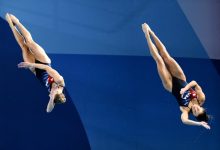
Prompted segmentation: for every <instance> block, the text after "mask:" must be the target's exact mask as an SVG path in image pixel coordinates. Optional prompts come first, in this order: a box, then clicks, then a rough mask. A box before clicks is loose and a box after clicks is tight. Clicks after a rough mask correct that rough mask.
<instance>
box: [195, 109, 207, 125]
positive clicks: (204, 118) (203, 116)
mask: <svg viewBox="0 0 220 150" xmlns="http://www.w3.org/2000/svg"><path fill="white" fill-rule="evenodd" d="M196 119H197V120H198V121H205V122H208V121H209V119H210V117H209V115H207V113H206V111H205V110H203V112H202V113H201V114H199V115H198V116H196Z"/></svg>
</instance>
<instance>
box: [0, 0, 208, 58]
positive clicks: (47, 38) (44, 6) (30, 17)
mask: <svg viewBox="0 0 220 150" xmlns="http://www.w3.org/2000/svg"><path fill="white" fill-rule="evenodd" d="M0 7H1V9H0V14H1V16H2V17H4V15H5V13H6V12H11V13H14V14H16V15H17V16H18V17H19V18H20V20H21V22H23V23H24V25H25V26H27V27H28V29H29V30H30V31H31V33H32V34H33V37H34V39H35V40H36V41H37V42H38V43H39V44H40V45H42V46H43V47H44V48H45V50H46V51H47V52H49V53H67V54H99V55H100V54H105V55H138V56H143V55H149V52H148V49H147V44H146V41H145V37H144V34H143V33H142V30H141V24H142V23H143V22H147V23H149V24H150V25H151V27H152V29H153V30H155V33H157V34H158V35H159V37H160V38H161V40H162V41H163V42H164V43H165V45H166V46H167V48H168V49H169V51H170V53H171V54H172V55H173V56H178V57H197V58H207V55H206V53H205V51H204V49H203V47H202V46H201V44H200V41H199V40H198V38H197V37H196V35H195V34H194V31H193V29H192V28H191V26H190V24H189V23H188V20H187V19H186V18H185V16H184V14H183V13H182V11H181V8H180V7H179V5H178V4H177V2H176V0H156V1H153V0H119V1H116V0H114V1H101V0H93V1H90V0H83V1H80V0H72V1H70V0H63V1H61V0H46V1H42V2H39V1H37V0H32V1H28V0H21V1H16V0H12V1H1V2H0Z"/></svg>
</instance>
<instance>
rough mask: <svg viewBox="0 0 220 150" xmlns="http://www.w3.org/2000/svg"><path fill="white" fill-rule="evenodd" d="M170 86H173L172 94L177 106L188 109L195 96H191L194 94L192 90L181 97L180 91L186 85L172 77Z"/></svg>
mask: <svg viewBox="0 0 220 150" xmlns="http://www.w3.org/2000/svg"><path fill="white" fill-rule="evenodd" d="M172 84H173V88H172V94H173V95H174V96H175V97H176V100H177V102H178V104H179V106H184V107H188V105H189V102H190V101H191V99H192V98H195V96H194V95H192V94H194V93H195V91H194V89H192V88H191V89H189V90H187V91H186V92H184V93H183V94H182V95H181V94H180V90H181V89H182V88H184V87H185V86H186V85H187V84H188V83H187V82H186V81H183V80H181V79H178V78H176V77H172ZM197 101H198V100H197Z"/></svg>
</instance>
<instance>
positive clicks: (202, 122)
mask: <svg viewBox="0 0 220 150" xmlns="http://www.w3.org/2000/svg"><path fill="white" fill-rule="evenodd" d="M200 125H201V126H203V127H204V128H206V129H211V127H210V126H209V125H208V123H207V122H204V121H201V122H200Z"/></svg>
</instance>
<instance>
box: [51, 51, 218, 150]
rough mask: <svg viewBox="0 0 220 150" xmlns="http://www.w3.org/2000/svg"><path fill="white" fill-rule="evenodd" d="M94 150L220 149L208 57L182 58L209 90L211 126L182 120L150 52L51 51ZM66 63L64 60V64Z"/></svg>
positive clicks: (214, 80)
mask: <svg viewBox="0 0 220 150" xmlns="http://www.w3.org/2000/svg"><path fill="white" fill-rule="evenodd" d="M51 58H53V59H54V60H55V63H54V64H55V65H56V67H57V68H58V69H59V70H60V71H61V72H63V74H64V75H65V78H66V81H67V83H66V84H67V87H68V89H69V92H70V95H71V96H72V97H73V99H74V102H75V105H76V107H77V110H78V111H79V113H80V116H81V118H82V120H83V123H84V125H85V129H86V131H87V134H88V137H89V141H90V144H91V147H92V149H95V150H103V149H105V150H112V149H126V150H145V149H152V150H161V149H164V150H167V149H178V150H184V149H188V150H194V149H200V150H206V149H212V150H218V149H219V148H220V144H219V142H218V140H219V136H220V130H219V125H220V123H219V119H220V118H219V113H220V112H219V105H220V101H219V99H220V93H219V92H218V91H219V89H220V78H219V76H218V74H217V72H216V70H215V68H214V66H213V64H212V62H211V61H210V60H206V59H186V58H178V59H177V61H178V62H179V63H180V65H181V66H182V67H183V69H184V71H185V74H186V76H187V78H188V81H191V80H196V81H197V82H198V83H199V84H200V85H201V87H202V88H203V90H204V92H205V94H206V103H205V107H206V108H207V109H208V112H209V113H210V114H211V115H213V116H214V119H213V120H212V122H211V127H212V129H211V130H210V131H208V130H206V129H203V128H201V127H194V126H186V125H183V124H182V123H181V120H180V111H179V107H178V105H177V102H176V100H175V99H174V97H173V96H172V95H171V94H169V93H168V92H166V91H165V90H164V89H163V87H162V84H161V81H160V79H159V76H158V74H157V69H156V64H155V62H154V61H153V59H152V58H150V57H134V56H101V55H100V56H90V55H51ZM63 64H66V65H63Z"/></svg>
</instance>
